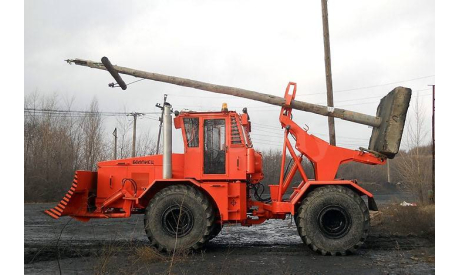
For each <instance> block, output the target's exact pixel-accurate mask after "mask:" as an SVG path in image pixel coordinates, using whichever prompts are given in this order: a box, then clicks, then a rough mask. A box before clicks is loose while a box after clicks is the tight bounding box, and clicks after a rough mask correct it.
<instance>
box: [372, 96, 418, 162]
mask: <svg viewBox="0 0 460 275" xmlns="http://www.w3.org/2000/svg"><path fill="white" fill-rule="evenodd" d="M411 94H412V90H411V89H409V88H404V87H397V88H395V89H393V90H392V91H391V92H390V93H388V95H386V96H385V97H383V98H382V99H381V100H380V104H379V106H378V108H377V117H380V119H381V124H380V126H379V127H374V129H373V130H372V136H371V138H370V140H369V150H371V151H376V152H379V153H380V154H382V155H385V156H386V157H387V158H390V159H392V158H394V157H395V155H396V154H397V153H398V152H399V146H400V144H401V138H402V134H403V130H404V124H405V122H406V115H407V110H408V109H409V103H410V98H411Z"/></svg>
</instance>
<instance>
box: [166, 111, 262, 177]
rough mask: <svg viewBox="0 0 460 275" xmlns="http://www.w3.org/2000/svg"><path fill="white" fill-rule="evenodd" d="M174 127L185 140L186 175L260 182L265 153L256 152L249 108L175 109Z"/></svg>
mask: <svg viewBox="0 0 460 275" xmlns="http://www.w3.org/2000/svg"><path fill="white" fill-rule="evenodd" d="M175 114H176V117H175V118H174V126H175V127H176V129H181V131H182V137H183V141H184V163H185V167H184V177H185V178H195V179H200V180H241V181H249V182H253V183H256V182H260V181H261V180H262V178H263V175H262V156H261V154H260V153H259V152H255V150H254V148H253V145H252V142H251V137H250V135H249V133H250V131H251V122H250V121H249V115H248V113H247V109H246V108H244V109H243V114H238V113H237V112H235V111H228V109H227V106H226V104H224V105H223V106H222V110H221V111H220V112H193V111H182V112H176V113H175Z"/></svg>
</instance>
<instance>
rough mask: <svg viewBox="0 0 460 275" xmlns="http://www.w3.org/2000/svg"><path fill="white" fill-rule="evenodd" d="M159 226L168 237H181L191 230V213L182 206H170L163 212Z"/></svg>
mask: <svg viewBox="0 0 460 275" xmlns="http://www.w3.org/2000/svg"><path fill="white" fill-rule="evenodd" d="M161 225H162V228H163V230H164V231H165V232H166V233H167V234H168V235H170V236H173V237H178V238H180V237H183V236H185V235H187V234H188V233H190V231H191V230H192V228H193V213H192V212H191V211H190V210H189V209H188V208H187V207H186V206H184V205H182V206H181V205H178V204H175V205H171V206H169V207H168V208H166V209H165V210H164V211H163V214H162V216H161Z"/></svg>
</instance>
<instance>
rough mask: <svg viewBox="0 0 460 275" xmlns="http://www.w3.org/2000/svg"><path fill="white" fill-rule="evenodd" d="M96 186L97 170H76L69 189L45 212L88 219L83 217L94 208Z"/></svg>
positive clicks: (51, 214) (55, 215) (52, 215)
mask: <svg viewBox="0 0 460 275" xmlns="http://www.w3.org/2000/svg"><path fill="white" fill-rule="evenodd" d="M96 188H97V172H91V171H76V172H75V176H74V179H73V182H72V186H71V187H70V190H69V191H68V192H67V193H66V195H65V196H64V198H62V200H61V201H60V202H59V203H58V205H56V206H55V207H53V208H50V209H48V210H45V213H46V214H48V215H50V216H51V217H53V218H54V219H58V218H59V217H61V216H72V217H73V218H76V219H78V220H81V221H88V220H89V217H85V216H87V215H88V213H90V212H93V211H94V209H95V199H96Z"/></svg>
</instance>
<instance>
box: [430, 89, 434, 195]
mask: <svg viewBox="0 0 460 275" xmlns="http://www.w3.org/2000/svg"><path fill="white" fill-rule="evenodd" d="M430 86H432V87H433V114H432V116H431V139H432V143H433V144H432V151H433V152H432V154H433V161H432V167H431V181H432V189H433V203H434V188H435V187H434V185H435V184H434V182H435V165H434V159H435V138H434V110H435V107H434V101H435V97H434V92H435V85H430Z"/></svg>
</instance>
